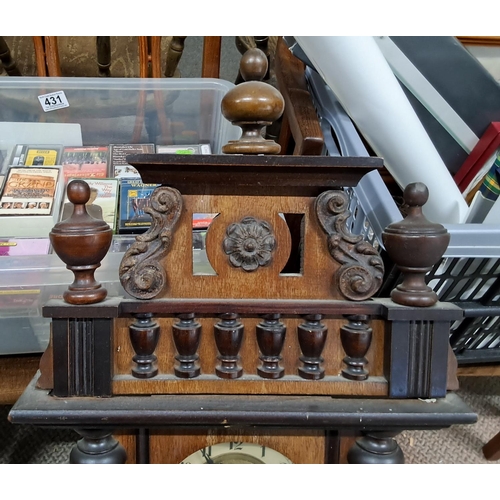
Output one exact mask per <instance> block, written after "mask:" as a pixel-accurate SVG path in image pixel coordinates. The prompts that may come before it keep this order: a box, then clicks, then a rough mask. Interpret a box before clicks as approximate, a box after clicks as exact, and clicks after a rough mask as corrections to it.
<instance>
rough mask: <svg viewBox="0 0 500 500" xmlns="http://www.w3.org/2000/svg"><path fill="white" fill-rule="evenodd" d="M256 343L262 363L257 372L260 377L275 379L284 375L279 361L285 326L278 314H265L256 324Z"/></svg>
mask: <svg viewBox="0 0 500 500" xmlns="http://www.w3.org/2000/svg"><path fill="white" fill-rule="evenodd" d="M256 334H257V343H258V345H259V349H260V352H261V354H260V356H259V359H260V360H261V361H262V365H261V366H259V367H257V373H258V374H259V375H260V376H261V377H262V378H269V379H277V378H281V377H283V376H284V375H285V369H284V368H282V367H281V366H280V365H279V363H280V361H281V356H280V354H281V351H282V349H283V343H284V342H285V335H286V326H285V325H284V324H283V323H282V322H281V321H280V315H279V314H266V315H264V319H263V320H262V321H261V322H260V323H259V324H258V325H257V326H256Z"/></svg>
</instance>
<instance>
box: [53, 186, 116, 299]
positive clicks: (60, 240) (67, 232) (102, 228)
mask: <svg viewBox="0 0 500 500" xmlns="http://www.w3.org/2000/svg"><path fill="white" fill-rule="evenodd" d="M67 193H68V199H69V201H70V202H71V203H73V204H74V210H73V214H72V215H71V217H69V218H68V219H65V220H63V221H61V222H58V223H57V224H56V225H55V226H54V227H53V229H52V231H51V232H50V234H49V238H50V242H51V243H52V246H53V248H54V252H55V253H57V255H58V256H59V257H60V259H61V260H62V261H63V262H64V263H65V264H66V267H67V268H68V269H69V270H70V271H72V272H73V274H74V276H75V280H74V281H73V283H72V284H71V285H70V286H69V287H68V289H67V290H66V291H65V292H64V293H63V298H64V300H65V301H66V302H69V303H70V304H93V303H95V302H100V301H102V300H103V299H104V298H105V297H106V295H107V290H106V289H105V288H104V287H102V286H101V285H100V284H99V283H98V282H97V281H96V280H95V277H94V273H95V270H96V269H97V268H98V267H99V266H100V265H101V261H102V259H103V258H104V257H105V255H106V253H107V252H108V249H109V247H110V245H111V240H112V238H113V231H112V230H111V228H110V227H109V226H108V224H106V223H105V222H104V221H102V220H98V219H94V218H93V217H91V216H90V215H89V214H88V213H87V208H86V206H85V204H86V203H87V202H88V201H89V198H90V187H89V185H88V184H87V183H86V182H85V181H82V180H80V179H75V180H72V181H70V182H69V184H68V187H67Z"/></svg>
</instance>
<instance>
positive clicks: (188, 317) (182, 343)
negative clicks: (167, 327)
mask: <svg viewBox="0 0 500 500" xmlns="http://www.w3.org/2000/svg"><path fill="white" fill-rule="evenodd" d="M172 334H173V338H174V344H175V347H176V349H177V353H178V354H177V355H176V356H175V359H176V360H177V361H178V362H179V364H178V365H177V366H175V368H174V373H175V375H176V376H177V377H179V378H194V377H198V375H200V366H199V365H198V359H199V356H198V354H197V351H198V347H199V345H200V338H201V325H200V324H199V323H198V322H197V321H196V319H195V317H194V313H187V314H179V321H178V322H177V323H176V324H174V325H172Z"/></svg>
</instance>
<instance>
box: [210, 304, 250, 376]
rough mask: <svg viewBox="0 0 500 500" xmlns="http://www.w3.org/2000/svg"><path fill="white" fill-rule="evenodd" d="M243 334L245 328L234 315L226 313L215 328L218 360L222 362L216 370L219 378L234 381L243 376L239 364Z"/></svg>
mask: <svg viewBox="0 0 500 500" xmlns="http://www.w3.org/2000/svg"><path fill="white" fill-rule="evenodd" d="M243 332H244V326H243V325H242V324H241V323H240V322H239V320H238V315H237V314H234V313H224V314H223V315H222V316H221V319H220V321H219V322H218V323H217V324H216V325H215V326H214V336H215V343H216V345H217V349H218V351H219V355H218V356H217V359H218V360H219V361H220V365H218V366H216V368H215V373H216V374H217V376H218V377H220V378H225V379H234V378H239V377H241V376H242V375H243V369H242V368H241V366H240V364H239V360H240V356H239V352H240V349H241V343H242V342H243Z"/></svg>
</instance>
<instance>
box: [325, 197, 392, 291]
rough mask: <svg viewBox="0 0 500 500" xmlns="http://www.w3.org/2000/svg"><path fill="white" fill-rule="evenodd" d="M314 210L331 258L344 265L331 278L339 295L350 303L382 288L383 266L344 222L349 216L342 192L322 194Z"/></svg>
mask: <svg viewBox="0 0 500 500" xmlns="http://www.w3.org/2000/svg"><path fill="white" fill-rule="evenodd" d="M315 211H316V216H317V218H318V222H319V223H320V225H321V227H322V229H323V231H324V232H325V233H326V234H327V245H328V251H329V252H330V255H331V256H332V257H333V258H334V259H335V260H336V261H337V262H338V263H340V264H343V265H342V266H341V267H340V268H339V269H338V271H337V272H336V275H335V277H334V281H335V284H336V286H337V287H338V289H339V291H340V293H341V294H342V295H343V296H344V297H346V298H348V299H350V300H366V299H368V298H370V297H371V296H373V294H374V293H375V292H376V291H377V290H378V289H379V288H380V286H381V285H382V280H383V276H384V264H383V262H382V259H381V257H380V255H379V254H378V252H377V251H376V250H375V248H373V246H372V245H371V244H370V243H368V242H366V241H364V240H363V237H362V236H361V235H355V234H352V233H351V232H350V231H349V230H348V228H347V223H346V221H347V220H348V219H349V217H350V216H351V213H350V211H349V199H348V197H347V195H346V193H344V192H343V191H340V190H338V191H325V192H324V193H321V194H320V195H319V196H318V197H317V198H316V202H315Z"/></svg>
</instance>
